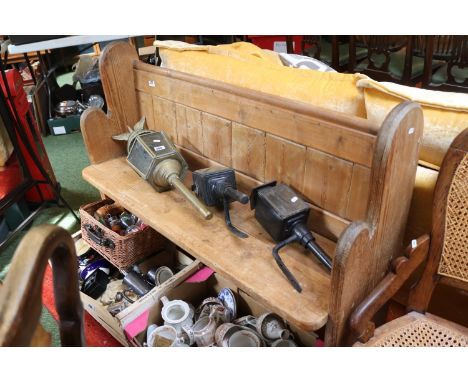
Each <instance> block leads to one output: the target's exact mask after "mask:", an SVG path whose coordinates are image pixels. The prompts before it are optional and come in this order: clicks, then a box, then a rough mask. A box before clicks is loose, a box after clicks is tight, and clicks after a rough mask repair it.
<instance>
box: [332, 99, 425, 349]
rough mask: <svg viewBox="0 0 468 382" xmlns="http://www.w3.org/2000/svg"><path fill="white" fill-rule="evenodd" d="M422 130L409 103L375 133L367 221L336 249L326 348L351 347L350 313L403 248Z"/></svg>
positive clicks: (354, 227) (416, 111)
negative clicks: (345, 345)
mask: <svg viewBox="0 0 468 382" xmlns="http://www.w3.org/2000/svg"><path fill="white" fill-rule="evenodd" d="M422 131H423V116H422V111H421V108H420V106H419V105H417V104H416V103H411V102H405V103H402V104H400V105H398V106H397V107H395V108H394V109H393V110H392V112H391V113H390V114H389V115H388V116H387V118H386V119H385V121H384V123H383V125H382V128H381V129H380V131H379V135H378V138H377V146H376V151H375V154H374V164H373V167H372V174H371V190H370V201H369V208H368V212H367V218H366V220H365V221H363V222H354V223H352V224H350V225H349V227H348V228H347V229H346V230H345V231H344V232H343V234H342V235H341V236H340V238H339V240H338V243H337V247H336V254H335V261H334V263H333V270H332V285H333V288H332V297H331V304H330V320H329V322H328V324H327V330H326V338H325V340H326V343H327V344H333V345H336V344H352V343H354V342H355V339H353V338H351V337H350V333H349V321H348V320H349V316H350V314H351V313H352V311H353V309H354V308H355V307H356V306H357V305H358V304H359V303H360V302H361V301H362V300H364V298H365V297H366V296H367V295H368V294H369V293H370V291H371V290H372V289H373V288H374V287H375V286H376V285H377V283H379V282H380V281H381V280H382V279H383V278H384V276H385V274H386V272H387V271H388V269H389V265H390V262H391V261H392V259H393V258H395V257H397V256H398V255H399V254H400V253H401V251H402V249H403V236H404V230H405V226H406V219H407V216H408V210H409V203H410V200H411V194H412V192H413V185H414V179H415V175H416V168H417V158H418V155H419V147H420V141H421V137H422Z"/></svg>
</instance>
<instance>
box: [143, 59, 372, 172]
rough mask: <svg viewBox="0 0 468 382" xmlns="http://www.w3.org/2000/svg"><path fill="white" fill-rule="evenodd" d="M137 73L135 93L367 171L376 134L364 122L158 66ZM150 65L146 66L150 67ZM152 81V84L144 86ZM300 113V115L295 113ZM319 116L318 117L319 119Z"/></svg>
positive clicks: (367, 123) (365, 121)
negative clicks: (309, 148) (149, 95)
mask: <svg viewBox="0 0 468 382" xmlns="http://www.w3.org/2000/svg"><path fill="white" fill-rule="evenodd" d="M137 66H138V68H140V69H138V70H135V76H136V88H137V90H139V91H143V92H147V93H149V94H152V95H155V96H158V97H162V98H165V99H167V100H170V101H174V102H176V103H178V104H182V105H185V106H189V107H192V108H195V109H198V110H201V111H204V112H207V113H209V114H212V115H216V116H219V117H221V118H225V119H227V120H230V121H233V122H237V123H240V124H243V125H246V126H249V127H252V128H255V129H257V130H261V131H263V132H265V133H270V134H273V135H276V136H278V137H282V138H285V139H287V140H290V141H292V142H295V143H298V144H303V145H306V146H308V147H311V148H315V149H319V150H321V151H324V152H326V153H329V154H331V155H334V156H337V157H339V158H342V159H346V160H348V161H351V162H355V163H359V164H362V165H364V166H367V167H370V165H371V163H372V155H373V149H374V144H375V131H376V129H374V128H373V127H372V126H371V125H370V124H369V122H368V121H367V120H365V119H361V118H357V117H351V116H346V115H344V114H341V113H330V112H328V111H326V110H325V109H320V108H317V107H314V106H311V105H307V104H305V103H302V102H299V101H292V100H288V99H282V98H280V97H274V96H271V95H267V94H262V93H260V92H253V91H249V90H248V89H242V88H236V87H234V89H235V90H234V89H233V87H232V86H228V85H226V84H223V83H219V82H218V81H213V80H208V79H200V78H197V77H195V76H187V75H183V73H178V72H175V71H167V70H164V69H161V68H148V67H147V66H146V65H145V66H144V68H145V70H141V68H142V67H141V66H140V65H139V64H138V65H137ZM148 66H149V65H148ZM149 81H154V82H155V83H156V86H154V87H151V86H148V83H149ZM296 111H298V112H296ZM320 117H322V118H320Z"/></svg>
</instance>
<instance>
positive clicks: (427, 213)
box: [405, 166, 439, 243]
mask: <svg viewBox="0 0 468 382" xmlns="http://www.w3.org/2000/svg"><path fill="white" fill-rule="evenodd" d="M438 175H439V173H438V171H436V170H432V169H429V168H425V167H422V166H418V170H417V172H416V181H415V185H414V190H413V196H412V198H411V207H410V210H409V215H408V222H407V224H406V235H405V242H406V243H408V242H410V241H411V240H412V239H416V238H418V237H419V236H421V235H422V234H424V233H427V232H431V224H432V201H433V197H434V187H435V184H436V181H437V176H438Z"/></svg>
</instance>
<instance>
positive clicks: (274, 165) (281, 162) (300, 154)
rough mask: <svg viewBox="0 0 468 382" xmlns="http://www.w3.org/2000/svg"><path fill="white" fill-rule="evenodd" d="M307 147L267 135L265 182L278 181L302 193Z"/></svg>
mask: <svg viewBox="0 0 468 382" xmlns="http://www.w3.org/2000/svg"><path fill="white" fill-rule="evenodd" d="M305 160H306V147H305V146H303V145H298V144H297V143H293V142H290V141H287V140H286V139H282V138H279V137H275V136H273V135H271V134H267V135H266V158H265V162H266V163H265V180H266V181H272V180H277V181H278V182H283V183H286V184H287V185H289V186H290V187H292V188H294V189H295V190H296V191H297V192H301V193H302V187H303V184H304V169H305Z"/></svg>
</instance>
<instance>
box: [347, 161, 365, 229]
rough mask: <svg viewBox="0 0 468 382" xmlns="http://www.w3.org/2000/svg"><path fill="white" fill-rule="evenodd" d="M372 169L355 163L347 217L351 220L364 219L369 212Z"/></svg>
mask: <svg viewBox="0 0 468 382" xmlns="http://www.w3.org/2000/svg"><path fill="white" fill-rule="evenodd" d="M370 176H371V172H370V169H368V168H367V167H364V166H361V165H359V164H354V165H353V171H352V176H351V186H350V189H349V195H348V203H347V206H346V215H345V217H346V218H347V219H349V220H351V221H353V220H362V219H364V218H365V216H366V213H367V205H368V204H369V192H370Z"/></svg>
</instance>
